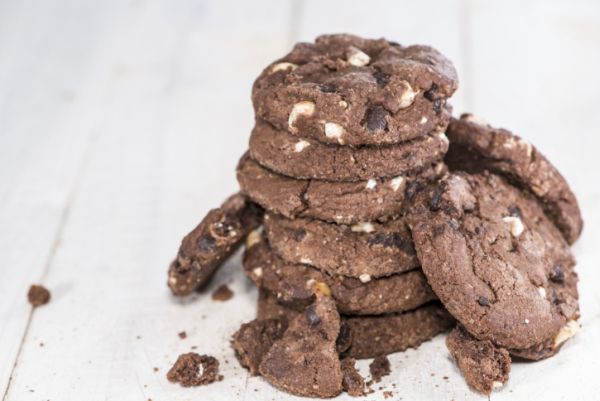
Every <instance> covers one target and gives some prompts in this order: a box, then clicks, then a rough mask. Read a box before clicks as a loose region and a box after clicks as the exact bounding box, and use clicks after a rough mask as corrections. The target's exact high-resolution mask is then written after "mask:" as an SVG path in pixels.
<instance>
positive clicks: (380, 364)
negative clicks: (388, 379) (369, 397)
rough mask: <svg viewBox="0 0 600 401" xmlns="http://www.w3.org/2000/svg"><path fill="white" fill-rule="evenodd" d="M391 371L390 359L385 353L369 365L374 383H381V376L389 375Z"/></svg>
mask: <svg viewBox="0 0 600 401" xmlns="http://www.w3.org/2000/svg"><path fill="white" fill-rule="evenodd" d="M391 371H392V369H391V367H390V360H389V359H387V356H385V355H382V356H378V357H376V358H375V359H373V362H371V364H370V365H369V372H371V380H372V381H373V383H379V382H380V381H381V378H382V377H384V376H387V375H389V374H390V372H391Z"/></svg>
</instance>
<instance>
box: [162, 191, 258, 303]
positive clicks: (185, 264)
mask: <svg viewBox="0 0 600 401" xmlns="http://www.w3.org/2000/svg"><path fill="white" fill-rule="evenodd" d="M262 215H263V211H262V209H261V208H260V207H259V206H258V205H256V204H254V203H252V202H251V201H249V200H248V199H246V197H244V196H243V195H241V194H236V195H233V196H231V197H230V198H229V199H227V200H226V201H225V202H224V203H223V205H221V207H220V208H218V209H213V210H211V211H210V212H208V214H207V215H206V217H204V219H202V221H201V222H200V224H198V226H197V227H196V228H194V230H192V232H190V233H189V234H188V235H186V236H185V238H184V239H183V241H182V242H181V247H180V248H179V252H178V254H177V258H176V259H175V260H174V261H173V263H171V266H170V268H169V280H168V285H169V288H170V289H171V292H173V294H174V295H178V296H183V295H188V294H191V293H192V292H194V291H196V290H198V289H200V288H201V287H202V286H203V285H204V284H206V283H207V282H208V281H209V280H210V278H211V277H212V275H213V274H214V272H215V271H216V270H217V268H218V267H219V266H220V265H221V264H222V263H223V262H224V261H225V260H226V259H227V258H228V257H229V256H230V255H231V254H232V253H233V252H234V251H235V250H236V249H237V247H238V245H239V244H240V243H241V242H242V241H243V240H244V238H245V237H246V235H247V234H248V233H249V232H250V231H252V230H253V229H255V228H256V227H258V226H259V225H260V224H261V223H262Z"/></svg>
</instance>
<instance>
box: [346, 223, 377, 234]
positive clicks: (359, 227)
mask: <svg viewBox="0 0 600 401" xmlns="http://www.w3.org/2000/svg"><path fill="white" fill-rule="evenodd" d="M350 229H351V230H352V231H353V232H355V233H372V232H373V231H375V227H373V224H372V223H369V222H362V223H358V224H355V225H353V226H352V227H350Z"/></svg>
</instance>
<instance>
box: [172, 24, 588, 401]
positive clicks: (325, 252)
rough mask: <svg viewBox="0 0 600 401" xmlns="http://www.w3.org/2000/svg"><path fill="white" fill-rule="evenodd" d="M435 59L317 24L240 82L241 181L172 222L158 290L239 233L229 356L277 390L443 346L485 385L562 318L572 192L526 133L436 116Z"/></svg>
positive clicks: (569, 305) (572, 320) (299, 390)
mask: <svg viewBox="0 0 600 401" xmlns="http://www.w3.org/2000/svg"><path fill="white" fill-rule="evenodd" d="M457 85H458V79H457V75H456V71H455V70H454V67H453V66H452V63H451V62H450V61H449V60H447V59H446V58H445V57H444V56H443V55H441V54H440V53H439V52H438V51H436V50H435V49H432V48H431V47H427V46H409V47H404V46H401V45H399V44H397V43H394V42H389V41H387V40H384V39H379V40H367V39H362V38H358V37H355V36H350V35H327V36H321V37H319V38H317V39H316V41H315V43H299V44H297V45H296V46H295V47H294V49H293V50H292V51H291V52H290V53H289V54H288V55H286V56H285V57H284V58H282V59H280V60H278V61H276V62H274V63H273V64H271V65H269V66H268V67H267V68H266V69H265V70H264V71H263V72H262V74H261V75H260V76H259V77H258V79H257V80H256V82H255V84H254V87H253V93H252V95H253V96H252V98H253V103H254V109H255V113H256V124H255V127H254V129H253V131H252V134H251V137H250V146H249V151H248V152H247V153H246V154H245V155H243V157H242V158H241V160H240V162H239V165H238V168H237V178H238V182H239V184H240V187H241V192H240V193H239V194H236V195H234V196H232V197H231V198H230V199H228V200H227V201H226V202H225V203H224V204H223V205H222V206H221V207H220V208H218V209H214V210H212V211H211V212H210V213H209V214H208V216H207V217H206V218H205V219H204V220H203V221H202V222H201V223H200V225H199V226H198V227H196V228H195V229H194V230H193V231H192V232H191V233H190V234H189V235H188V236H187V237H185V238H184V240H183V243H182V246H181V248H180V250H179V254H178V257H177V259H176V260H175V261H174V262H173V264H172V265H171V268H170V270H169V286H170V288H171V289H172V291H173V293H174V294H176V295H186V294H189V293H191V292H193V291H195V290H197V289H200V288H201V287H202V286H203V285H204V284H205V283H206V282H207V281H208V280H209V279H210V277H211V276H212V274H213V273H214V271H215V269H216V268H217V267H218V266H219V265H220V264H221V263H222V261H223V260H224V259H225V258H227V257H228V256H229V255H230V254H232V253H233V252H234V251H235V249H236V247H237V246H238V245H239V244H240V243H241V242H243V240H244V238H245V239H246V250H245V253H244V256H243V265H244V270H245V272H246V274H247V275H248V277H250V279H251V280H252V281H253V282H254V283H255V284H256V286H257V287H258V289H259V298H258V312H257V319H255V320H253V321H252V322H249V323H246V324H244V325H243V326H242V327H241V328H240V330H239V331H238V332H237V333H235V335H234V336H233V340H232V345H233V347H234V349H235V350H236V353H237V355H238V358H239V360H240V362H241V363H242V365H244V366H245V367H247V368H248V369H249V370H250V372H251V373H252V374H260V375H262V376H263V377H264V378H265V379H267V380H268V381H269V382H270V383H271V384H273V385H274V386H276V387H278V388H280V389H283V390H285V391H287V392H290V393H293V394H297V395H304V396H314V397H331V396H334V395H336V394H338V393H339V392H341V391H342V390H346V391H348V392H349V393H350V394H353V395H360V394H363V392H364V382H363V381H362V378H360V376H359V375H358V374H357V372H356V370H355V369H354V360H355V359H363V358H374V357H380V356H382V355H387V354H390V353H393V352H398V351H403V350H405V349H406V348H408V347H416V346H418V345H419V344H421V343H422V342H423V341H426V340H429V339H430V338H432V337H433V336H435V335H437V334H439V333H441V332H444V331H447V330H449V329H450V328H452V327H454V326H456V327H455V329H454V331H453V332H452V334H451V335H450V336H449V337H448V341H447V343H448V348H449V350H450V352H451V353H452V355H453V356H454V357H455V358H456V360H457V362H458V364H459V367H460V368H461V370H462V371H463V373H464V374H465V377H466V378H467V381H468V382H469V384H470V385H471V386H472V387H473V388H475V389H476V390H478V391H481V392H484V393H489V392H490V391H491V390H492V388H494V387H497V386H499V385H500V384H503V383H504V382H506V380H507V379H508V371H509V370H510V362H511V361H510V355H513V356H519V357H522V358H527V359H541V358H545V357H548V356H551V355H553V354H554V353H556V352H557V351H558V350H559V349H560V346H561V345H562V344H563V343H564V341H565V340H566V339H568V338H569V337H571V336H572V335H573V333H574V331H575V330H576V329H577V328H578V325H577V323H576V320H577V318H578V311H579V309H578V304H577V287H576V284H577V276H576V274H575V272H574V269H573V268H574V264H575V263H574V259H573V257H572V255H571V253H570V250H569V244H571V243H572V242H574V241H575V240H576V239H577V237H578V235H579V233H580V231H581V225H582V223H581V216H580V214H579V209H578V206H577V201H576V199H575V197H574V195H573V194H572V193H571V191H570V189H569V187H568V185H567V183H566V181H565V180H564V179H563V178H562V176H561V175H560V174H559V173H558V171H557V170H556V169H555V168H554V167H553V166H552V165H551V164H550V163H549V162H548V161H547V160H546V159H545V158H544V157H543V156H542V155H541V154H539V152H538V151H537V150H536V149H535V148H534V147H533V146H532V145H531V144H529V143H527V142H526V141H524V140H523V139H521V138H519V137H517V136H514V135H512V134H511V133H510V132H508V131H505V130H498V129H494V128H492V127H490V126H489V125H487V124H485V123H482V122H481V121H480V120H477V119H475V118H474V117H473V116H470V115H465V116H463V117H461V118H460V119H453V118H452V117H451V108H450V106H449V105H448V104H447V100H448V98H450V96H451V95H452V94H453V93H454V91H455V90H456V89H457Z"/></svg>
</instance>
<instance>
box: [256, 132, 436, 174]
mask: <svg viewBox="0 0 600 401" xmlns="http://www.w3.org/2000/svg"><path fill="white" fill-rule="evenodd" d="M447 150H448V138H447V137H446V135H445V134H444V132H443V130H441V131H436V132H433V133H431V135H427V136H424V137H420V138H416V139H413V140H411V141H409V142H406V143H402V144H398V145H389V146H362V147H358V148H352V147H349V146H337V145H326V144H322V143H320V142H317V141H315V140H314V139H308V138H299V137H297V136H294V135H292V134H290V133H289V132H287V131H281V130H277V129H275V128H273V127H272V126H271V125H269V124H267V123H265V122H263V121H257V122H256V125H255V127H254V129H253V130H252V134H251V136H250V156H251V157H252V158H253V159H254V160H256V161H257V162H258V163H260V164H261V165H263V166H264V167H267V168H268V169H269V170H272V171H275V172H277V173H280V174H283V175H286V176H288V177H293V178H298V179H318V180H328V181H351V182H354V181H367V180H369V179H372V178H394V177H397V176H403V175H406V174H407V173H409V172H411V171H414V170H418V169H423V168H425V167H426V166H429V165H431V164H433V163H435V162H438V161H440V160H441V159H442V158H443V157H444V155H445V153H446V151H447Z"/></svg>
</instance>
